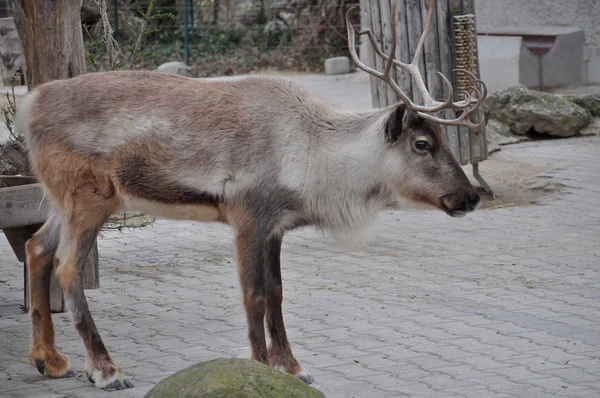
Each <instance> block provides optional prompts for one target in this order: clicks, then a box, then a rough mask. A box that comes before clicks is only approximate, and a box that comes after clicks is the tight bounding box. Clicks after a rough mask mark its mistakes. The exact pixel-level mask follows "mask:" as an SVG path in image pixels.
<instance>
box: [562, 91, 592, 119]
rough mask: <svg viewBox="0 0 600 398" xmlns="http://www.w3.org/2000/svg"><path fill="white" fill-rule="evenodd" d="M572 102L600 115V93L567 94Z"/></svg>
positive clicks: (567, 97)
mask: <svg viewBox="0 0 600 398" xmlns="http://www.w3.org/2000/svg"><path fill="white" fill-rule="evenodd" d="M565 98H566V99H568V100H569V101H571V102H574V103H576V104H577V105H579V106H581V107H582V108H584V109H587V111H588V112H589V113H590V115H592V116H595V117H598V116H600V94H587V95H586V94H583V95H573V96H571V95H569V96H565Z"/></svg>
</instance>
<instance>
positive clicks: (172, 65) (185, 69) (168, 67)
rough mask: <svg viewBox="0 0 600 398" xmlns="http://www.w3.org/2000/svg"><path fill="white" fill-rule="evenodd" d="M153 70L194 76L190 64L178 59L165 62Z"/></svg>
mask: <svg viewBox="0 0 600 398" xmlns="http://www.w3.org/2000/svg"><path fill="white" fill-rule="evenodd" d="M155 72H162V73H171V74H174V75H180V76H187V77H194V69H193V68H192V67H191V66H189V65H186V64H185V63H183V62H179V61H173V62H166V63H164V64H162V65H160V66H159V67H158V68H156V70H155Z"/></svg>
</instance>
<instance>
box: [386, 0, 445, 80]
mask: <svg viewBox="0 0 600 398" xmlns="http://www.w3.org/2000/svg"><path fill="white" fill-rule="evenodd" d="M392 1H394V3H395V2H396V0H392ZM434 9H435V0H429V10H428V11H427V23H426V24H425V27H424V28H423V34H421V37H420V38H419V42H418V43H417V48H416V49H415V55H414V57H413V60H412V62H411V63H410V64H411V65H417V70H418V68H419V67H418V65H419V62H421V55H422V54H423V47H424V45H425V37H426V36H427V33H429V31H430V30H431V21H432V19H433V10H434Z"/></svg>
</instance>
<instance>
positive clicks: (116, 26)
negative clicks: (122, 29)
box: [113, 0, 119, 41]
mask: <svg viewBox="0 0 600 398" xmlns="http://www.w3.org/2000/svg"><path fill="white" fill-rule="evenodd" d="M118 2H119V0H113V9H114V14H115V21H114V25H115V40H116V41H119V7H118V5H117V3H118Z"/></svg>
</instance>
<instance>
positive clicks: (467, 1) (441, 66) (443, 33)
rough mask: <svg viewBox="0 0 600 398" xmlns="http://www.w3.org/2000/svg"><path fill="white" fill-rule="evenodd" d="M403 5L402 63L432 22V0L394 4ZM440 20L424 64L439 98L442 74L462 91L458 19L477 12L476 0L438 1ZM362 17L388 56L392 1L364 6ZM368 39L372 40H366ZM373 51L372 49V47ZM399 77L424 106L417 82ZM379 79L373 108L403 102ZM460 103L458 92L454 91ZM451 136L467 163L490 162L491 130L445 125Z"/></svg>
mask: <svg viewBox="0 0 600 398" xmlns="http://www.w3.org/2000/svg"><path fill="white" fill-rule="evenodd" d="M391 1H398V32H397V34H398V45H397V49H396V58H397V59H399V60H400V61H402V62H405V63H408V62H410V61H412V59H413V57H414V54H415V50H416V47H417V43H418V41H419V38H420V37H421V34H422V33H423V27H424V26H425V24H426V22H427V12H428V6H429V1H428V0H391ZM435 7H436V8H435V11H434V18H433V22H432V26H431V30H430V32H429V34H428V35H427V37H426V38H425V45H424V49H423V57H422V59H421V62H420V65H419V67H420V70H421V74H422V76H423V79H424V81H425V84H426V85H427V87H428V89H429V92H430V93H431V94H432V96H433V97H434V98H437V99H441V98H444V97H445V93H444V86H443V84H442V81H441V80H440V78H439V77H438V76H437V74H436V72H437V71H440V72H441V73H443V74H444V75H445V76H446V77H448V79H449V80H450V81H451V82H452V83H453V86H454V88H455V89H456V79H455V76H454V75H453V73H452V69H453V68H454V67H455V65H456V59H455V56H454V51H453V50H454V49H453V43H454V30H453V18H452V17H453V16H454V15H462V14H466V13H473V14H474V12H475V6H474V0H436V1H435ZM361 12H362V13H363V18H362V21H363V22H364V26H363V28H370V29H371V30H372V31H373V34H374V35H375V39H376V40H377V43H378V45H379V46H380V48H383V49H384V51H385V52H386V53H387V52H388V48H389V43H390V42H391V29H390V22H391V3H390V1H389V0H377V1H367V0H362V1H361ZM363 40H366V39H365V38H363ZM369 46H370V44H369ZM368 55H369V56H368V57H364V61H365V62H366V63H367V64H368V65H371V66H373V67H374V68H376V69H377V70H381V71H383V68H384V62H383V60H381V58H379V57H377V56H376V54H375V53H374V51H371V50H368ZM393 72H394V73H395V74H396V75H395V76H394V75H393V76H394V78H395V80H396V82H397V83H398V85H399V86H400V88H401V89H402V90H403V91H404V92H405V93H407V95H409V96H410V97H411V98H413V100H414V101H416V102H422V98H421V96H420V94H419V93H418V92H414V91H413V82H412V79H411V77H410V76H409V75H408V73H407V72H406V71H404V70H401V69H395V70H393ZM385 86H386V85H385V83H383V82H381V81H380V80H379V79H376V78H374V77H371V91H372V100H373V106H374V107H376V108H383V107H386V106H389V105H392V104H394V103H396V102H398V101H399V98H397V96H396V95H395V94H393V93H392V94H390V93H389V91H390V89H389V88H386V87H385ZM454 97H455V99H456V100H458V99H459V98H458V93H457V92H456V90H455V92H454ZM444 112H445V117H447V118H454V117H456V111H454V110H445V111H444ZM445 129H446V135H447V137H448V141H449V144H450V149H451V150H452V153H453V154H454V156H455V157H456V158H457V160H458V161H459V162H460V163H461V164H463V165H464V164H468V163H469V162H471V163H476V162H480V161H481V160H484V159H486V158H487V146H486V144H485V131H484V130H483V131H476V132H471V131H470V130H469V129H468V128H466V127H456V126H445Z"/></svg>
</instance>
